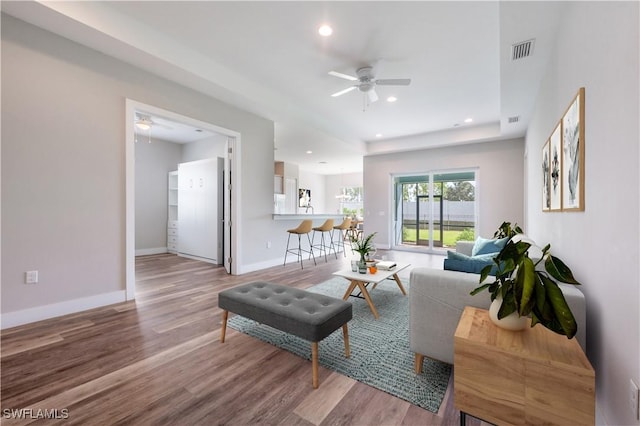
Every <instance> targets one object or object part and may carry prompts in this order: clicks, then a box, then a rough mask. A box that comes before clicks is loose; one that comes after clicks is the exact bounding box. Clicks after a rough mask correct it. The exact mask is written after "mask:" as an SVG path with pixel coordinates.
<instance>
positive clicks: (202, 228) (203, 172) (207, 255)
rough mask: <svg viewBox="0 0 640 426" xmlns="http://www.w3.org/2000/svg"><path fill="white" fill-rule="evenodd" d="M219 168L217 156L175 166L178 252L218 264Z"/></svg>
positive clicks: (220, 191)
mask: <svg viewBox="0 0 640 426" xmlns="http://www.w3.org/2000/svg"><path fill="white" fill-rule="evenodd" d="M221 173H222V169H221V168H219V167H218V160H217V159H216V158H213V159H207V160H200V161H191V162H188V163H181V164H179V165H178V212H179V214H180V220H179V228H178V232H177V245H178V253H179V254H180V255H185V256H189V257H195V258H198V259H201V260H205V261H209V262H213V263H221V261H222V258H221V251H222V238H223V236H222V232H221V229H220V228H221V224H222V214H221V209H222V202H221V197H222V188H220V186H221V183H222V177H221V176H220V174H221Z"/></svg>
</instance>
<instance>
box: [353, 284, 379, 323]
mask: <svg viewBox="0 0 640 426" xmlns="http://www.w3.org/2000/svg"><path fill="white" fill-rule="evenodd" d="M364 284H365V283H363V282H362V281H356V285H357V286H358V288H359V289H360V291H361V292H362V295H363V296H364V300H366V301H367V304H368V305H369V309H371V312H372V313H373V316H374V317H375V319H378V317H379V316H380V315H378V310H377V309H376V307H375V306H374V305H373V301H372V300H371V297H370V296H369V292H368V291H367V287H366V286H365V285H364Z"/></svg>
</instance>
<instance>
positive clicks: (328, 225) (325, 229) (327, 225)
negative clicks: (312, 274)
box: [311, 219, 338, 262]
mask: <svg viewBox="0 0 640 426" xmlns="http://www.w3.org/2000/svg"><path fill="white" fill-rule="evenodd" d="M316 232H320V244H318V245H314V244H313V241H314V240H315V238H316ZM325 233H328V234H329V245H327V244H326V243H325V241H324V234H325ZM316 247H317V248H318V249H319V250H320V255H321V256H322V252H324V261H325V262H326V261H327V249H328V250H329V253H331V249H333V253H334V254H335V255H336V259H337V258H338V253H336V248H335V247H334V246H333V219H327V220H325V221H324V223H323V224H322V225H321V226H316V227H315V228H313V237H312V238H311V249H312V250H313V249H314V248H316Z"/></svg>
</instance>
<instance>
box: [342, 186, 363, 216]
mask: <svg viewBox="0 0 640 426" xmlns="http://www.w3.org/2000/svg"><path fill="white" fill-rule="evenodd" d="M338 198H340V212H341V213H342V214H344V215H345V216H352V217H354V216H356V217H357V216H360V217H362V216H364V207H363V204H362V187H361V186H346V187H343V188H341V194H340V195H338Z"/></svg>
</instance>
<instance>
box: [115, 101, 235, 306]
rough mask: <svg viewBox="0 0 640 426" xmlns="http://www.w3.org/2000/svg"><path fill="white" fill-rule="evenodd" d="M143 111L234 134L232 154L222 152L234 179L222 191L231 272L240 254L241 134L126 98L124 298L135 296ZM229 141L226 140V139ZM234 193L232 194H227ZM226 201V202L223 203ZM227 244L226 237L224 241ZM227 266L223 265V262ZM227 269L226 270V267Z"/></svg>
mask: <svg viewBox="0 0 640 426" xmlns="http://www.w3.org/2000/svg"><path fill="white" fill-rule="evenodd" d="M136 112H143V113H148V114H152V115H158V116H162V117H164V118H167V119H170V120H173V121H176V122H179V123H184V124H188V125H191V126H194V127H199V128H201V129H204V130H209V131H212V132H215V133H219V134H222V135H225V136H227V138H233V155H230V154H229V151H228V150H227V154H226V155H225V165H227V164H228V165H229V173H230V176H229V178H230V179H232V181H233V183H234V184H233V186H232V187H231V186H227V188H228V189H227V188H225V195H229V196H228V197H226V198H225V212H227V211H228V213H229V220H228V221H227V224H228V225H229V229H228V232H227V226H225V232H224V235H225V237H226V236H229V237H230V238H229V248H230V253H229V252H227V253H225V254H224V256H225V262H226V261H227V258H228V257H231V258H232V259H233V261H231V262H230V265H229V266H230V273H231V274H237V267H238V266H237V265H238V260H239V254H238V251H237V247H238V244H237V241H239V239H240V235H239V229H238V228H239V227H238V226H233V224H237V223H239V216H238V212H239V211H240V200H241V194H240V189H241V187H242V186H241V185H240V176H241V174H240V154H241V151H240V146H241V134H240V133H239V132H236V131H234V130H231V129H227V128H224V127H220V126H217V125H215V124H212V123H207V122H204V121H200V120H196V119H194V118H191V117H187V116H185V115H181V114H178V113H175V112H173V111H168V110H165V109H162V108H158V107H155V106H153V105H148V104H145V103H142V102H138V101H135V100H133V99H129V98H127V99H125V133H126V134H125V288H126V300H134V299H135V294H136V276H135V257H136V256H135V252H136V232H135V221H136V217H135V208H136V204H135V192H136V186H135V175H136V170H135V128H134V125H135V113H136ZM227 145H228V142H227ZM231 194H233V196H232V197H231V196H230V195H231ZM227 203H228V204H229V205H228V206H226V204H227ZM225 246H226V241H225ZM225 267H226V265H225ZM228 271H229V270H228Z"/></svg>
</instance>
